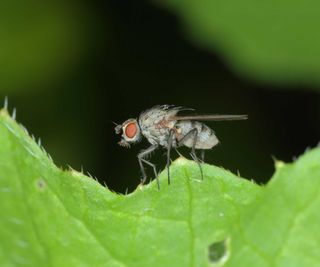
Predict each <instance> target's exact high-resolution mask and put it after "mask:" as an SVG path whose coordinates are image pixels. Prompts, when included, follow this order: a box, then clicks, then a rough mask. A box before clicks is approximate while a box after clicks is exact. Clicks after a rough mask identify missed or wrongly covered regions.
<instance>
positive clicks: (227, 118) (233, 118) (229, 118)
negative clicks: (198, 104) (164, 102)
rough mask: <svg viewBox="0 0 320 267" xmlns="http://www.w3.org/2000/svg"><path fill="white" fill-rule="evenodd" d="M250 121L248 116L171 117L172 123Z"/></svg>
mask: <svg viewBox="0 0 320 267" xmlns="http://www.w3.org/2000/svg"><path fill="white" fill-rule="evenodd" d="M246 119H248V115H190V116H189V115H187V116H179V115H176V116H171V117H170V118H169V120H170V121H186V120H192V121H193V120H196V121H240V120H246Z"/></svg>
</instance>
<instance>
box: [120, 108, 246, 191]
mask: <svg viewBox="0 0 320 267" xmlns="http://www.w3.org/2000/svg"><path fill="white" fill-rule="evenodd" d="M183 110H193V109H187V108H181V107H175V106H171V105H158V106H154V107H152V108H151V109H148V110H146V111H144V112H142V113H141V114H140V116H139V118H137V119H128V120H126V121H125V122H123V123H122V124H119V125H117V126H116V127H115V132H116V134H122V138H121V141H120V142H119V143H118V144H119V145H120V146H123V147H128V148H129V147H130V145H131V144H134V143H137V142H139V141H140V140H141V138H142V137H145V138H146V139H147V140H148V141H149V143H150V146H149V147H148V148H147V149H145V150H142V151H141V152H140V153H139V154H138V155H137V157H138V161H139V165H140V169H141V172H142V179H141V184H144V183H145V182H146V179H147V175H146V172H145V169H144V164H147V165H149V166H151V167H152V168H153V171H154V175H155V177H156V179H157V185H158V188H160V184H159V179H158V173H157V170H156V166H155V164H153V163H152V162H150V161H148V160H147V159H146V158H147V156H148V155H150V154H151V153H152V152H153V151H155V150H156V149H157V148H159V146H162V147H164V148H166V149H167V164H166V168H167V172H168V184H170V170H169V165H170V153H171V150H172V148H178V147H181V146H186V147H189V148H191V156H192V158H193V159H194V161H195V162H196V163H197V164H198V166H199V168H200V172H201V178H202V179H203V172H202V168H201V164H200V160H199V159H198V157H197V155H196V149H199V150H201V156H202V161H203V160H204V152H205V150H207V149H211V148H213V147H214V146H216V145H217V144H218V143H219V140H218V138H217V137H216V135H215V133H214V131H213V130H212V129H211V128H209V127H208V126H207V125H205V124H204V123H202V122H201V121H234V120H246V119H247V118H248V116H247V115H186V116H182V115H178V112H180V111H183Z"/></svg>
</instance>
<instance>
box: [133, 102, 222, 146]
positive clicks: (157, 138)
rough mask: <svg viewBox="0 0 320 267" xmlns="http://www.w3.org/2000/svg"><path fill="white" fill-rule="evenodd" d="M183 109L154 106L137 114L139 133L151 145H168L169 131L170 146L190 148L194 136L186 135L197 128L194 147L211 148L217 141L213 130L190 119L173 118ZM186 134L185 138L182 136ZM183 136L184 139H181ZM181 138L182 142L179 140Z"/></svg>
mask: <svg viewBox="0 0 320 267" xmlns="http://www.w3.org/2000/svg"><path fill="white" fill-rule="evenodd" d="M181 110H183V109H181V108H179V107H170V106H166V105H164V106H155V107H153V108H151V109H149V110H147V111H144V112H143V113H142V114H141V115H140V116H139V126H140V129H141V133H142V135H143V136H145V137H146V138H147V139H148V141H149V142H150V143H151V144H153V145H161V146H163V147H166V148H167V147H168V140H169V136H170V131H172V132H173V139H172V147H174V148H176V147H178V146H182V145H184V146H187V147H190V148H192V146H193V142H194V136H192V135H190V136H186V135H187V134H188V133H190V131H191V130H193V129H197V133H198V134H197V139H196V141H195V147H194V148H195V149H211V148H212V147H214V146H215V145H217V144H218V143H219V141H218V139H217V137H216V135H215V134H214V132H213V130H212V129H211V128H209V127H208V126H207V125H205V124H204V123H201V122H199V121H191V120H175V119H174V117H175V116H176V114H177V113H178V112H179V111H181ZM185 136H186V138H184V137H185ZM182 138H184V140H182ZM181 140H182V143H181V142H180V141H181Z"/></svg>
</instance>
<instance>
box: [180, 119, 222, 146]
mask: <svg viewBox="0 0 320 267" xmlns="http://www.w3.org/2000/svg"><path fill="white" fill-rule="evenodd" d="M193 129H196V130H197V141H196V145H195V148H196V149H210V148H212V147H214V146H215V145H217V144H218V143H219V140H218V139H217V137H216V135H215V134H214V131H213V130H212V129H211V128H209V127H208V126H207V125H205V124H204V123H201V122H198V121H178V122H177V123H176V125H175V131H176V139H177V141H178V142H179V141H180V140H182V138H183V137H184V136H186V135H188V134H189V133H190V132H191V131H192V130H193ZM194 137H195V135H194V134H189V136H188V137H186V138H185V139H184V141H183V145H185V146H187V147H192V146H193V142H194Z"/></svg>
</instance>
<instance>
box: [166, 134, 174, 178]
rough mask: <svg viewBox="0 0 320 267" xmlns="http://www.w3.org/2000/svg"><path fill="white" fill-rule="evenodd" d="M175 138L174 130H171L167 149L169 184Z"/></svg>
mask: <svg viewBox="0 0 320 267" xmlns="http://www.w3.org/2000/svg"><path fill="white" fill-rule="evenodd" d="M173 137H174V130H172V129H171V130H170V132H169V139H168V147H167V171H168V184H170V152H171V147H172V142H173Z"/></svg>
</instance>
